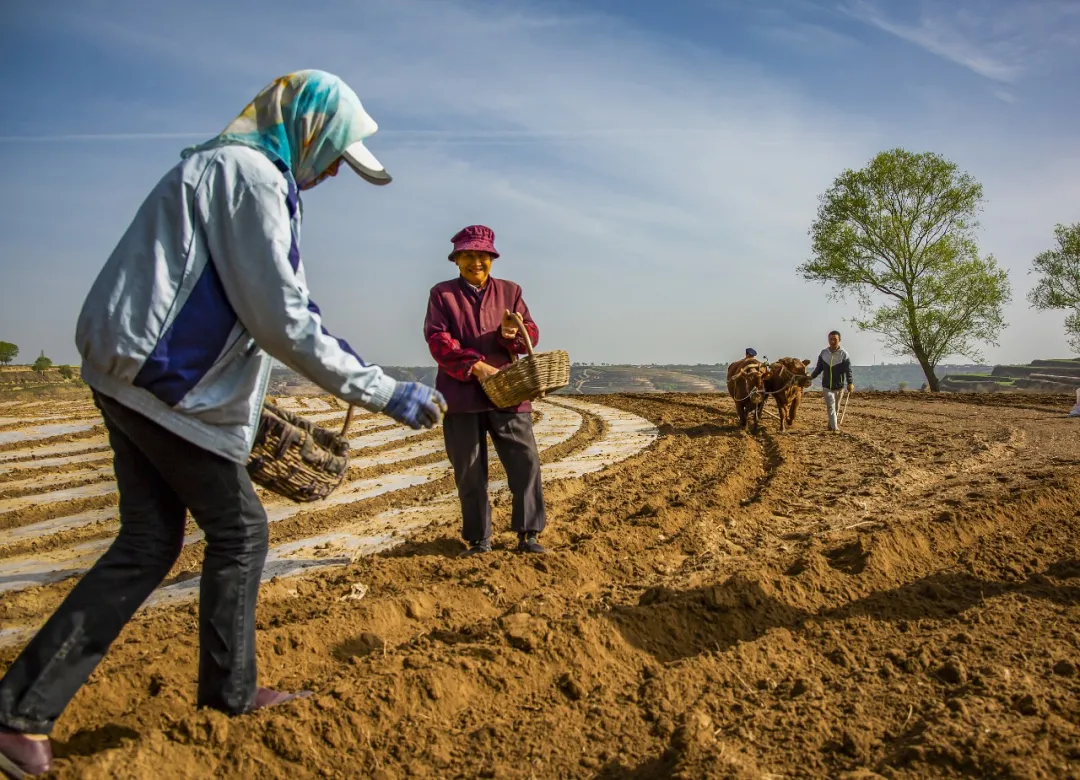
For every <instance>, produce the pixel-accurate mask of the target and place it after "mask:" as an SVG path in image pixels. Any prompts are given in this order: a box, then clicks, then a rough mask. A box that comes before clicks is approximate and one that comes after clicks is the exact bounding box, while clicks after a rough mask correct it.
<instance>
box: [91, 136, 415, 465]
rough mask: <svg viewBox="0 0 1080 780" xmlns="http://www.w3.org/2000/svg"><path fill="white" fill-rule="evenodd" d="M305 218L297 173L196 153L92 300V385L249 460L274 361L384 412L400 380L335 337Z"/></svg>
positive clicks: (254, 153)
mask: <svg viewBox="0 0 1080 780" xmlns="http://www.w3.org/2000/svg"><path fill="white" fill-rule="evenodd" d="M300 219H301V206H300V200H299V194H298V191H297V187H296V182H295V181H294V179H293V176H292V174H291V173H290V171H289V168H288V166H286V165H285V164H283V163H280V162H278V163H275V162H274V161H272V160H271V158H269V157H267V155H265V154H263V153H262V152H260V151H258V150H256V149H253V148H251V147H249V146H244V145H240V144H225V145H220V146H216V147H211V148H208V149H202V150H197V151H195V152H194V153H192V154H190V155H189V156H188V157H187V158H186V159H184V160H182V161H181V162H180V163H179V164H178V165H177V166H176V167H175V168H173V169H172V170H171V171H169V172H168V173H167V174H165V177H164V178H163V179H162V180H161V181H160V182H159V183H158V184H157V186H156V187H155V188H154V190H153V191H152V192H151V193H150V195H149V196H148V197H147V198H146V200H145V201H144V202H143V204H142V206H141V207H140V209H139V211H138V213H137V214H136V216H135V219H134V221H133V222H132V224H131V226H130V227H129V228H128V230H127V232H126V233H125V234H124V237H123V238H122V239H121V240H120V243H119V244H118V245H117V247H116V249H115V250H114V251H113V253H112V255H111V256H110V257H109V260H108V262H106V264H105V267H104V268H103V269H102V270H101V273H100V274H99V275H98V277H97V280H96V281H95V282H94V285H93V287H92V288H91V290H90V293H89V295H88V296H87V298H86V302H85V303H84V304H83V308H82V312H81V313H80V315H79V320H78V325H77V328H76V334H75V340H76V344H77V346H78V348H79V352H80V354H81V355H82V359H83V362H82V377H83V379H84V380H85V381H86V382H87V384H89V385H90V386H91V387H92V388H94V389H95V390H96V391H98V392H100V393H102V394H104V395H107V396H110V397H111V398H114V399H115V400H117V401H119V402H120V403H122V404H123V405H125V406H127V407H129V408H131V409H134V410H135V411H137V412H139V413H141V414H143V415H145V416H146V417H149V418H150V419H151V420H153V421H155V422H157V423H158V424H160V425H161V426H163V427H164V428H166V429H168V430H170V431H172V432H173V433H175V434H176V435H178V436H180V437H182V438H184V439H186V440H188V441H190V442H192V443H193V444H195V445H197V446H199V447H202V448H204V449H206V450H209V451H211V452H214V453H217V454H219V455H221V456H223V457H225V458H228V459H230V460H233V461H236V462H237V463H246V462H247V460H248V456H249V453H250V451H251V447H252V444H253V439H254V436H255V432H256V429H257V426H258V421H259V414H260V410H261V408H262V403H263V399H264V397H265V395H266V387H267V383H268V380H269V376H270V368H271V359H270V356H273V357H275V358H277V359H278V360H280V361H281V362H282V363H284V364H285V365H286V366H288V367H289V368H291V369H293V370H294V371H297V372H298V373H300V374H303V375H304V376H306V377H308V378H310V379H311V380H312V381H314V382H315V383H316V384H318V385H319V386H320V387H321V388H323V389H324V390H326V391H327V392H329V393H332V394H333V395H335V396H337V397H338V398H341V399H343V400H345V401H347V402H349V403H354V404H357V405H358V406H361V407H363V408H366V409H370V410H372V411H380V410H382V409H383V408H384V407H385V406H386V404H387V403H388V401H389V400H390V396H391V395H392V394H393V392H394V388H395V386H396V383H395V382H394V380H393V379H391V378H390V377H388V376H387V375H386V374H384V373H383V371H382V369H380V368H379V367H378V366H369V365H367V364H365V363H364V361H363V360H361V358H360V357H359V355H357V354H356V352H354V351H353V349H352V348H351V347H350V346H349V345H348V344H347V343H346V342H345V341H343V340H341V339H338V338H335V337H334V336H331V335H330V334H329V333H328V332H327V331H326V329H325V328H324V327H323V325H322V316H321V314H320V312H319V307H318V306H316V305H315V302H314V301H312V300H311V298H310V296H309V295H308V288H307V284H306V282H305V280H304V267H303V264H302V263H301V262H300V249H299V240H300Z"/></svg>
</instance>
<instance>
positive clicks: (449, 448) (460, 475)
mask: <svg viewBox="0 0 1080 780" xmlns="http://www.w3.org/2000/svg"><path fill="white" fill-rule="evenodd" d="M450 240H451V241H452V242H453V244H454V249H453V251H452V252H451V253H450V256H449V259H450V261H451V262H453V263H456V264H457V267H458V271H459V272H460V273H459V275H458V277H457V278H456V279H451V280H450V281H447V282H442V283H441V284H437V285H435V286H434V287H433V288H431V295H430V297H429V299H428V309H427V317H426V318H425V320H424V337H425V338H426V339H427V343H428V348H429V349H430V350H431V356H432V357H434V358H435V362H437V363H438V364H439V373H438V377H437V378H436V381H435V386H436V388H437V389H438V390H439V392H441V393H442V394H443V396H444V397H445V398H446V403H447V413H446V417H445V419H444V421H443V437H444V439H445V441H446V454H447V455H448V456H449V458H450V463H451V464H452V465H453V467H454V479H455V481H456V482H457V489H458V498H459V499H460V500H461V519H462V532H461V535H462V537H463V538H464V539H465V541H466V542H467V543H468V545H469V549H468V550H466V551H465V552H464V553H463V554H464V555H475V554H477V553H485V552H490V551H491V503H490V501H488V495H487V481H488V449H487V436H488V435H490V436H491V440H492V442H493V443H494V444H495V451H496V452H497V453H498V455H499V460H500V461H502V464H503V467H504V468H505V469H506V478H507V482H508V483H509V485H510V492H511V493H512V494H513V497H514V506H513V513H512V516H511V528H512V529H513V530H514V531H516V532H517V535H518V547H517V549H518V551H519V552H532V553H542V552H546V551H545V550H544V548H543V547H542V546H541V545H540V543H539V541H537V537H538V536H539V535H540V532H541V531H543V530H544V493H543V489H542V486H541V484H540V453H539V451H538V450H537V448H536V438H535V437H534V436H533V428H532V406H531V404H529V402H528V401H526V402H525V403H523V404H520V405H519V406H515V407H512V408H508V409H497V408H496V407H495V405H494V404H493V403H492V402H491V400H490V399H489V398H488V397H487V394H486V393H485V392H484V389H483V388H482V387H481V386H480V382H481V381H483V380H484V379H487V378H488V377H489V376H492V375H493V374H495V373H497V372H498V371H499V369H500V368H502V367H503V366H506V365H508V364H509V363H510V354H511V353H512V352H513V353H516V354H519V355H520V354H525V353H527V351H528V350H527V348H526V346H525V339H524V337H523V334H522V333H521V328H522V327H524V328H525V329H526V330H527V331H528V333H529V338H531V339H532V342H533V344H534V345H535V344H536V343H537V341H538V339H539V338H540V331H539V330H538V329H537V327H536V323H535V322H533V319H532V316H531V315H530V314H529V307H528V306H526V305H525V300H524V299H523V298H522V297H521V288H520V287H519V286H518V285H516V284H514V283H513V282H508V281H506V280H504V279H495V278H494V277H492V276H491V261H492V260H494V259H495V258H497V257H498V256H499V253H498V252H497V251H496V250H495V233H494V232H493V231H492V230H491V228H488V227H484V226H483V225H470V226H469V227H467V228H465V229H463V230H461V231H460V232H459V233H458V234H457V235H455V236H454V237H453V238H452V239H450Z"/></svg>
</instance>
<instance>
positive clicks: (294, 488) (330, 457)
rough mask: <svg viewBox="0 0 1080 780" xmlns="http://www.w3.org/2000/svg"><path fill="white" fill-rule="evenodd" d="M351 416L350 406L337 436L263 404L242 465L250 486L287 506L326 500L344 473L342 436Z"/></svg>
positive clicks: (345, 455) (346, 461)
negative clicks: (252, 443)
mask: <svg viewBox="0 0 1080 780" xmlns="http://www.w3.org/2000/svg"><path fill="white" fill-rule="evenodd" d="M352 416H353V407H352V406H351V405H350V406H349V410H348V411H347V412H346V413H345V425H343V426H342V428H341V433H335V432H334V431H331V430H327V429H326V428H320V427H319V426H318V425H316V424H315V423H313V422H311V421H310V420H305V419H303V418H302V417H300V416H298V415H295V414H292V413H291V412H287V411H285V410H284V409H279V408H278V407H276V406H274V405H273V404H270V403H265V404H263V408H262V417H261V419H260V420H259V430H258V431H257V432H256V434H255V446H254V447H252V449H251V457H250V458H249V459H248V464H247V470H248V474H250V475H251V480H252V481H253V482H254V483H255V484H257V485H261V486H262V487H264V488H266V489H267V490H271V491H273V492H274V493H277V494H278V495H282V496H285V497H286V498H291V499H292V500H293V501H299V502H308V501H318V500H320V499H323V498H326V497H327V496H328V495H330V494H331V493H333V492H334V490H335V489H336V488H337V486H338V485H340V484H341V481H342V480H343V479H344V478H345V471H346V469H348V467H349V442H348V440H346V438H345V433H346V431H348V430H349V424H350V423H351V422H352Z"/></svg>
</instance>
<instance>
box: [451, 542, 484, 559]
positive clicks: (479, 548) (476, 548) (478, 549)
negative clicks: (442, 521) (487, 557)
mask: <svg viewBox="0 0 1080 780" xmlns="http://www.w3.org/2000/svg"><path fill="white" fill-rule="evenodd" d="M489 552H491V540H490V539H481V540H480V541H479V542H469V549H468V550H465V551H464V552H460V553H458V558H468V557H469V556H470V555H480V554H482V553H489Z"/></svg>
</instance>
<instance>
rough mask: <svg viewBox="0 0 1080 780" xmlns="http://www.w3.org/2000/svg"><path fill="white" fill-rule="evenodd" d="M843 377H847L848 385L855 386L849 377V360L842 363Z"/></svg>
mask: <svg viewBox="0 0 1080 780" xmlns="http://www.w3.org/2000/svg"><path fill="white" fill-rule="evenodd" d="M844 376H846V377H847V383H848V384H849V385H853V384H855V380H854V379H852V376H851V358H848V359H847V360H845V361H844Z"/></svg>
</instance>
